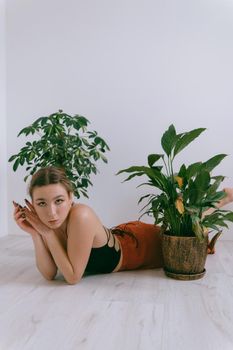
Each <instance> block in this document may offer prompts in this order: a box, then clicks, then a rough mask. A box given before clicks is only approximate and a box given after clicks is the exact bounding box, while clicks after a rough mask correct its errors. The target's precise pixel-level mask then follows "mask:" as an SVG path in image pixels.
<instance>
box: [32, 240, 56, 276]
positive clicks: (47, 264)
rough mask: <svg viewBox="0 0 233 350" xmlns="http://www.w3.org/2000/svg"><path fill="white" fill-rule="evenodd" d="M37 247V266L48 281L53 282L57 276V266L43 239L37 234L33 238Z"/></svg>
mask: <svg viewBox="0 0 233 350" xmlns="http://www.w3.org/2000/svg"><path fill="white" fill-rule="evenodd" d="M32 240H33V243H34V247H35V257H36V266H37V268H38V270H39V271H40V273H41V274H42V275H43V277H44V278H46V279H47V280H52V279H54V277H55V276H56V274H57V266H56V264H55V262H54V260H53V258H52V256H51V254H50V252H49V251H48V249H47V248H46V246H45V243H44V241H43V238H42V237H41V236H40V235H39V234H37V235H34V236H32Z"/></svg>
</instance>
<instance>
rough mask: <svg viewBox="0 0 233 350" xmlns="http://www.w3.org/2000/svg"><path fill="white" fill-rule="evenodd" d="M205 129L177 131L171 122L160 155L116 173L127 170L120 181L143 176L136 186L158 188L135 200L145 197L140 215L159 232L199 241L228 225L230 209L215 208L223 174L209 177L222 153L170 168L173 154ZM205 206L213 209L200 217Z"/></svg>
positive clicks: (173, 157)
mask: <svg viewBox="0 0 233 350" xmlns="http://www.w3.org/2000/svg"><path fill="white" fill-rule="evenodd" d="M205 130H206V129H205V128H198V129H194V130H191V131H188V132H183V133H180V134H177V132H176V129H175V127H174V125H170V126H169V128H168V130H166V131H165V132H164V134H163V135H162V138H161V145H162V149H163V151H164V154H157V153H156V154H150V155H149V156H148V166H131V167H129V168H127V169H123V170H120V171H119V172H118V174H121V173H130V175H129V176H128V178H126V179H125V180H124V181H129V180H131V179H132V178H134V177H136V176H143V175H146V176H147V178H148V182H146V183H142V184H141V185H139V186H142V185H147V186H150V187H154V188H156V189H157V190H159V193H154V192H153V193H149V194H146V195H144V196H143V197H141V198H140V199H139V203H140V202H141V201H143V200H147V203H146V205H145V206H144V207H143V209H142V211H143V210H144V212H143V214H142V215H144V214H148V215H152V216H153V217H154V220H155V224H160V225H161V229H162V232H166V233H167V234H169V235H174V236H191V237H192V236H197V237H198V238H199V239H200V240H203V239H204V237H206V235H207V234H208V233H209V232H210V231H217V232H220V228H221V227H228V225H227V224H226V221H233V212H231V211H230V210H222V209H220V208H217V207H216V204H217V202H219V201H220V200H221V199H222V198H224V197H225V196H226V193H225V192H224V191H222V190H219V189H218V188H219V186H220V184H221V183H222V181H223V180H224V176H222V175H218V176H212V171H213V169H214V168H215V167H216V166H217V165H218V164H219V163H220V162H221V161H222V160H223V159H224V158H225V156H226V154H217V155H215V156H213V157H212V158H210V159H209V160H207V161H205V162H201V161H199V162H196V163H193V164H190V165H186V164H182V166H181V167H180V169H179V170H178V171H175V169H174V159H175V158H176V156H177V155H178V154H179V153H180V152H181V151H182V150H183V149H184V148H185V147H187V146H188V145H189V144H190V143H191V142H192V141H194V140H195V139H196V138H197V137H198V136H199V135H200V134H201V133H202V132H203V131H205ZM209 208H215V211H214V212H212V213H210V214H209V215H206V216H203V213H204V212H205V211H206V210H207V209H209Z"/></svg>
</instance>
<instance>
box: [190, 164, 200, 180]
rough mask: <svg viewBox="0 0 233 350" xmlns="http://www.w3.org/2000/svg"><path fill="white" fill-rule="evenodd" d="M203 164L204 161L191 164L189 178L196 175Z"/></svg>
mask: <svg viewBox="0 0 233 350" xmlns="http://www.w3.org/2000/svg"><path fill="white" fill-rule="evenodd" d="M201 165H202V162H196V163H193V164H190V165H189V166H188V168H187V178H188V179H191V178H192V177H193V176H195V175H196V174H197V173H198V172H199V171H200V168H201Z"/></svg>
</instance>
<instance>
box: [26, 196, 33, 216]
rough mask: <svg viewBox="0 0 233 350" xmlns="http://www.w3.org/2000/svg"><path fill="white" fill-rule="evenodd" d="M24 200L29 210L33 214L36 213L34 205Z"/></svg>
mask: <svg viewBox="0 0 233 350" xmlns="http://www.w3.org/2000/svg"><path fill="white" fill-rule="evenodd" d="M24 200H25V203H26V205H27V206H28V208H29V209H30V210H31V211H32V212H33V213H35V209H34V207H33V205H32V204H31V203H30V202H29V201H28V200H27V199H26V198H25V199H24Z"/></svg>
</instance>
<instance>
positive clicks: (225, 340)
mask: <svg viewBox="0 0 233 350" xmlns="http://www.w3.org/2000/svg"><path fill="white" fill-rule="evenodd" d="M206 269H207V274H206V276H205V277H204V278H203V279H200V280H196V281H188V282H183V281H176V280H173V279H169V278H168V277H166V276H165V275H164V272H163V270H162V269H158V270H145V271H133V272H120V273H119V272H118V273H114V274H106V275H98V276H88V277H84V278H83V279H82V281H81V282H80V283H79V284H77V285H74V286H69V285H67V284H66V283H65V282H64V281H63V280H62V278H59V279H58V280H57V281H53V282H47V281H45V280H44V279H43V278H42V277H41V276H40V274H39V272H37V270H36V268H35V265H34V255H33V247H32V243H31V240H30V237H27V236H8V237H4V238H1V239H0V350H21V349H22V350H47V349H49V350H50V349H51V350H53V349H56V350H85V349H95V350H98V349H102V350H105V349H106V350H115V349H116V350H131V349H132V350H136V349H140V350H147V349H151V350H152V349H153V350H156V349H158V350H160V349H161V350H192V349H198V350H202V349H203V350H232V349H233V241H219V242H218V243H217V253H216V254H215V255H213V256H208V258H207V264H206Z"/></svg>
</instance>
